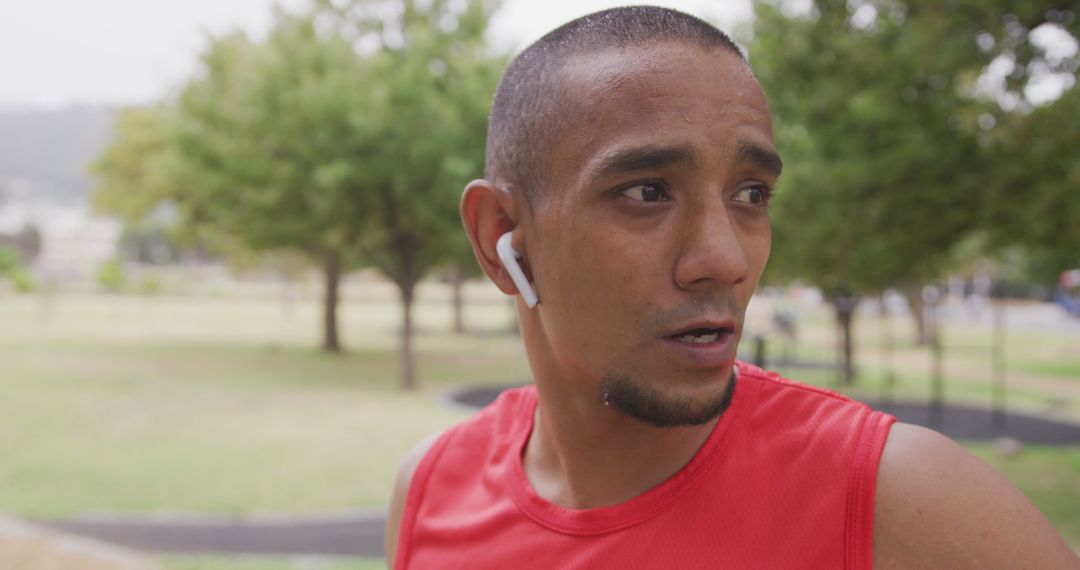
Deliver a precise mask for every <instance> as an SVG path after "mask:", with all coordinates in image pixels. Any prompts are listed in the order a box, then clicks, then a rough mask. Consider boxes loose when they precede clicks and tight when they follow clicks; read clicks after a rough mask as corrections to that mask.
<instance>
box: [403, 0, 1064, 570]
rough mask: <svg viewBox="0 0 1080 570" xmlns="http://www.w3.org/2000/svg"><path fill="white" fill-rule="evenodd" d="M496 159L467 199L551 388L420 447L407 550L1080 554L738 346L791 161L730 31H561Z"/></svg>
mask: <svg viewBox="0 0 1080 570" xmlns="http://www.w3.org/2000/svg"><path fill="white" fill-rule="evenodd" d="M807 56H808V57H812V56H813V54H807ZM799 95H800V96H807V97H811V96H813V94H812V93H805V94H799ZM485 171H486V172H485V175H486V179H484V180H476V181H474V182H472V183H470V184H469V185H468V187H467V188H466V189H465V194H464V197H463V199H462V204H461V214H462V218H463V220H464V222H465V229H466V231H467V232H468V234H469V238H470V240H471V241H472V246H473V250H474V252H475V253H476V258H477V259H478V260H479V262H480V265H481V266H482V267H483V269H484V271H485V272H486V273H487V275H488V277H489V278H490V279H491V280H492V281H494V282H495V284H496V285H497V286H498V287H499V288H500V289H501V290H502V291H503V292H505V293H507V294H511V295H513V294H519V293H520V294H521V295H522V297H521V298H519V299H518V301H517V310H518V316H519V319H520V324H521V333H522V339H523V341H524V343H525V347H526V350H527V353H528V358H529V363H530V366H531V368H532V373H533V378H534V381H535V386H529V387H525V388H520V389H515V390H510V391H508V392H506V393H504V394H503V395H502V396H501V397H500V398H499V399H498V400H497V401H496V402H495V403H494V404H492V405H491V406H489V407H488V408H486V409H485V410H484V411H482V412H480V413H479V414H477V415H476V416H474V417H473V418H471V419H469V420H466V421H465V422H463V423H461V424H459V425H457V426H455V427H453V428H451V429H449V430H447V431H446V432H445V433H443V434H441V435H440V436H438V437H435V438H432V439H429V440H427V441H426V442H424V443H423V444H421V445H420V446H419V447H418V448H417V449H416V450H415V451H414V452H413V454H412V455H411V456H410V458H409V459H408V460H406V462H405V464H404V465H403V466H402V468H401V472H400V476H399V478H398V483H397V488H396V490H395V492H394V496H393V501H392V503H391V507H390V517H389V521H388V526H387V556H388V557H389V560H390V561H391V563H392V564H393V567H394V568H398V569H406V568H408V569H432V568H434V569H451V568H467V569H514V570H529V569H543V570H564V569H592V568H601V569H605V568H612V569H620V570H623V569H658V568H672V569H679V570H688V569H699V568H700V569H705V568H708V569H717V568H733V569H763V568H764V569H769V568H785V569H786V568H809V569H834V568H835V569H840V568H847V569H857V568H870V567H871V565H873V567H874V568H905V569H908V568H935V569H960V568H980V569H985V568H1008V569H1010V570H1011V569H1018V568H1032V569H1036V568H1037V569H1055V568H1080V560H1078V559H1077V557H1076V556H1075V555H1074V554H1073V553H1072V552H1071V551H1070V550H1069V548H1068V546H1066V544H1065V543H1064V541H1062V539H1061V538H1060V537H1059V536H1058V535H1057V533H1056V532H1055V531H1054V529H1053V528H1052V527H1051V526H1050V524H1049V523H1048V522H1047V520H1046V519H1045V518H1043V516H1042V515H1041V514H1040V513H1039V511H1038V510H1036V509H1035V507H1034V506H1032V505H1031V503H1030V502H1028V500H1027V499H1026V498H1025V497H1024V496H1023V495H1022V494H1021V493H1020V492H1018V491H1017V490H1016V489H1015V488H1013V486H1012V485H1010V484H1009V483H1008V482H1007V481H1006V480H1005V479H1004V478H1002V477H1001V476H1000V475H998V474H997V473H995V472H994V471H993V470H991V469H990V468H989V467H987V466H986V465H984V464H983V463H982V462H980V461H979V460H978V459H976V458H975V457H973V456H972V455H971V454H970V453H968V452H967V451H965V450H964V449H963V448H962V447H960V446H958V445H956V444H955V443H953V442H952V441H950V440H949V439H947V438H945V437H943V436H941V435H938V434H937V433H935V432H933V431H930V430H927V429H923V428H920V427H916V426H913V425H906V424H901V423H894V419H893V418H892V417H891V416H888V415H886V414H882V413H880V412H875V411H872V410H870V409H869V408H868V407H866V406H865V405H863V404H860V403H858V402H854V401H852V400H849V399H847V398H845V397H843V396H840V395H837V394H833V393H831V392H828V391H825V390H821V389H818V388H813V387H809V386H805V385H802V384H797V383H794V382H790V381H788V380H785V379H783V378H780V377H779V376H778V375H776V374H775V373H771V372H766V371H764V370H761V369H759V368H756V367H753V366H750V365H748V364H744V363H741V362H738V361H736V360H735V353H736V345H737V344H738V341H739V338H740V335H741V333H742V328H743V320H744V315H745V311H746V306H747V303H748V302H749V300H750V296H751V294H752V293H753V292H754V288H755V287H756V285H757V282H758V279H759V277H760V276H761V273H762V271H763V270H764V268H765V262H766V259H767V258H768V256H769V249H770V245H771V234H770V225H769V216H768V205H769V199H770V196H771V194H772V188H773V186H774V185H775V184H776V182H777V179H778V178H779V176H780V171H781V161H780V157H779V156H778V155H777V152H776V150H775V149H774V145H773V135H772V124H771V119H770V114H769V108H768V106H767V104H766V100H765V95H764V94H763V93H762V90H761V87H760V86H759V85H758V82H757V80H756V79H755V78H754V75H753V74H752V73H751V71H750V67H749V66H748V65H747V62H746V60H745V59H744V57H743V56H742V54H741V53H740V51H739V50H738V48H737V47H736V46H735V45H734V44H733V43H732V42H731V40H730V39H728V37H727V36H725V35H724V34H723V33H721V32H720V31H718V30H716V29H715V28H713V27H712V26H711V25H709V24H707V23H705V22H703V21H701V20H698V19H696V18H694V17H691V16H688V15H685V14H682V13H679V12H675V11H672V10H667V9H663V8H653V7H635V8H618V9H613V10H606V11H603V12H599V13H596V14H592V15H590V16H586V17H583V18H580V19H577V20H574V21H573V22H570V23H568V24H566V25H564V26H562V27H560V28H558V29H557V30H555V31H553V32H551V33H549V34H548V35H546V36H544V37H543V38H541V39H540V40H539V41H537V42H536V43H535V44H533V45H532V46H530V47H529V48H528V49H526V50H525V51H523V52H522V53H521V54H520V55H518V56H517V58H516V59H515V60H514V61H513V62H512V63H511V64H510V66H509V68H508V69H507V70H506V73H505V75H504V76H503V78H502V82H501V83H500V84H499V88H498V91H497V93H496V95H495V100H494V104H493V106H492V110H491V118H490V125H489V131H488V140H487V163H486V167H485ZM798 190H799V189H798V188H792V189H791V191H792V192H798ZM823 207H827V205H823ZM505 234H510V237H508V238H503V239H504V241H502V242H500V238H502V237H503V236H504V235H505ZM823 247H832V246H829V245H823ZM537 299H538V300H539V303H538V304H535V302H536V301H537Z"/></svg>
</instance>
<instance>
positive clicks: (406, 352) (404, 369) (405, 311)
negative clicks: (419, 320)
mask: <svg viewBox="0 0 1080 570" xmlns="http://www.w3.org/2000/svg"><path fill="white" fill-rule="evenodd" d="M414 288H415V286H414V284H412V283H409V284H405V285H402V286H400V291H401V387H402V389H404V390H415V389H416V369H415V359H414V355H413V342H412V341H413V322H412V305H413V293H414Z"/></svg>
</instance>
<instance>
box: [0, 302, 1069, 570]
mask: <svg viewBox="0 0 1080 570" xmlns="http://www.w3.org/2000/svg"><path fill="white" fill-rule="evenodd" d="M447 298H448V297H447V292H446V290H445V289H444V288H443V287H440V286H437V285H425V286H424V287H422V288H421V290H420V292H419V299H420V302H419V306H418V308H417V311H416V317H417V327H418V329H419V331H420V332H419V336H418V338H417V342H416V345H417V351H418V357H419V364H418V367H419V368H418V369H419V375H420V385H421V388H420V389H419V390H417V391H415V392H412V393H405V392H402V391H400V390H399V389H398V388H397V375H398V370H399V362H398V355H397V353H396V345H397V336H398V330H399V326H400V325H399V310H398V307H397V305H396V304H395V303H394V296H393V291H392V290H391V289H389V288H388V287H387V286H385V285H382V284H362V285H357V284H355V283H353V284H350V285H349V286H348V287H347V288H346V295H345V299H346V300H345V302H344V303H343V306H342V307H341V322H342V326H341V334H342V339H343V342H344V344H345V345H346V346H347V348H348V351H347V352H346V353H345V354H342V355H325V354H322V353H320V352H319V351H318V350H317V348H316V347H317V346H318V340H319V339H318V333H319V330H320V329H319V311H320V308H319V306H318V303H317V301H316V300H315V299H313V298H310V297H308V298H301V299H300V300H299V301H297V302H296V304H295V306H292V307H291V308H290V307H287V306H283V305H282V304H281V303H280V302H279V301H278V300H277V299H276V298H274V297H273V296H272V295H263V296H257V295H256V296H251V295H239V294H224V293H223V294H221V295H219V296H214V297H198V298H194V297H169V296H160V297H110V296H103V295H88V294H84V295H77V294H66V295H59V296H57V297H55V298H53V299H52V300H50V301H48V302H47V303H46V302H42V300H41V299H39V298H36V297H17V296H11V295H8V296H4V297H0V391H2V393H3V394H4V397H3V398H0V417H2V418H4V423H3V429H2V430H0V457H3V460H2V461H0V512H10V513H14V514H17V515H26V516H38V517H56V516H66V515H74V514H86V513H101V512H110V513H188V512H193V513H218V514H252V513H292V514H303V513H314V512H323V511H341V510H350V509H359V508H371V507H374V508H381V507H384V506H385V505H386V503H387V494H388V492H389V489H390V486H391V482H392V480H393V475H394V472H395V469H396V466H397V464H398V463H399V461H400V460H401V458H402V457H403V456H404V455H405V454H406V453H407V451H408V450H409V448H410V447H411V446H412V445H413V443H415V442H416V441H419V440H420V439H422V438H423V437H424V436H425V435H427V434H429V433H431V432H434V431H437V430H440V429H443V428H445V427H446V426H448V425H450V424H451V423H453V422H456V421H458V420H460V419H462V418H464V417H466V416H467V414H468V413H469V412H467V411H464V410H461V409H458V408H454V407H452V406H449V405H446V404H445V403H444V402H443V401H442V396H443V395H444V394H445V393H446V392H447V391H448V390H450V389H452V388H454V387H457V386H464V385H476V384H505V383H508V382H520V381H523V380H524V379H525V378H527V377H528V375H529V372H528V368H527V365H526V362H525V359H524V353H523V351H522V349H521V347H520V339H519V338H517V337H516V336H514V335H511V334H507V332H506V331H507V330H508V326H509V324H510V323H511V322H512V321H511V312H510V308H509V305H508V304H507V303H506V302H505V300H504V299H503V298H502V297H500V295H499V294H498V292H497V291H494V289H493V288H492V287H488V286H482V285H479V284H477V285H475V286H473V287H471V288H470V289H469V290H468V291H467V298H468V299H469V307H468V312H467V320H468V323H469V324H470V326H471V328H472V329H473V330H474V331H476V332H474V333H473V334H470V335H465V336H455V335H452V334H450V333H449V332H448V331H449V329H450V319H451V316H450V309H449V304H448V302H447ZM758 313H759V314H758V315H757V316H755V317H754V319H757V320H756V321H754V320H753V319H752V320H751V325H754V324H755V323H758V324H760V323H761V322H763V316H762V315H763V314H764V313H762V312H761V311H758ZM898 322H899V321H898ZM801 325H802V326H803V329H802V338H803V342H802V344H801V345H800V348H799V354H800V356H803V357H807V358H812V359H817V360H830V359H832V358H833V357H832V356H831V352H830V351H831V350H832V347H833V346H834V344H833V343H834V340H833V339H834V336H833V331H832V327H831V323H830V321H829V315H828V313H827V312H824V311H818V312H816V313H813V314H810V315H808V316H807V318H805V319H803V320H802V321H801ZM876 326H877V325H876V322H875V321H874V320H873V319H872V318H864V319H863V320H861V321H859V325H858V328H857V332H858V334H859V337H860V339H861V340H864V342H861V344H860V347H861V348H860V349H859V350H860V357H862V358H863V360H864V362H865V367H864V370H863V371H864V375H863V378H862V380H861V381H860V385H859V386H858V387H857V390H861V391H862V392H864V393H870V394H874V393H876V391H877V390H878V389H879V386H878V385H877V384H876V382H879V380H875V378H880V377H881V376H883V374H882V373H881V360H880V354H879V353H878V350H877V344H876V342H877V340H876V339H877V338H878V333H877V329H876V328H875V327H876ZM897 330H898V333H897V334H898V336H900V335H901V333H902V332H903V331H902V330H901V327H900V326H899V325H897ZM949 331H950V332H949V333H948V334H949V336H947V337H946V338H947V339H950V340H949V342H953V343H954V344H955V345H956V347H957V350H955V351H952V352H950V353H949V354H948V358H949V361H948V362H949V364H948V366H947V372H949V371H950V370H951V371H952V375H950V378H949V384H948V385H947V393H948V394H949V397H950V398H954V399H956V400H963V401H970V402H972V403H980V402H981V403H984V404H985V403H987V402H989V397H988V395H989V384H988V382H986V380H985V378H983V377H982V376H980V375H979V374H967V375H966V376H965V375H962V374H960V372H962V371H970V370H971V369H976V368H977V367H979V366H982V367H986V362H985V360H986V359H985V357H984V356H980V355H978V354H975V353H973V352H972V351H971V350H967V349H964V348H963V346H972V345H976V344H977V343H979V342H982V340H985V339H988V338H989V335H988V333H986V332H985V331H981V330H979V329H977V328H971V329H970V330H968V329H965V328H962V327H957V328H956V329H955V330H954V329H949ZM980 335H982V336H980ZM1077 340H1078V339H1077V338H1075V337H1072V338H1070V337H1064V338H1062V337H1061V336H1060V335H1058V336H1056V337H1055V336H1054V335H1044V334H1039V333H1023V334H1020V333H1017V334H1012V335H1010V337H1009V343H1010V344H1009V348H1008V351H1009V353H1010V354H1013V355H1019V354H1023V355H1025V358H1026V360H1024V365H1025V366H1027V367H1028V368H1027V369H1026V370H1029V371H1030V372H1031V373H1033V374H1034V373H1039V374H1042V375H1044V376H1046V377H1048V378H1050V381H1055V379H1056V380H1061V381H1062V382H1065V383H1070V382H1071V383H1072V384H1070V385H1080V382H1078V381H1077V380H1078V377H1077V374H1075V372H1076V371H1075V370H1074V369H1073V368H1071V365H1068V364H1066V365H1063V367H1062V368H1060V369H1057V368H1045V367H1046V366H1051V367H1052V366H1054V365H1055V363H1058V362H1065V363H1068V362H1075V357H1073V360H1072V361H1069V360H1067V359H1066V358H1064V357H1063V356H1062V355H1063V354H1064V355H1065V356H1069V355H1071V354H1072V352H1071V351H1070V350H1071V349H1067V348H1062V346H1073V347H1075V346H1076V343H1077ZM1066 353H1068V354H1066ZM899 354H903V355H905V356H904V358H903V359H898V361H897V362H898V367H897V368H898V370H899V371H900V382H899V383H898V387H897V390H898V394H899V396H906V397H910V398H925V396H926V394H928V384H927V381H926V376H925V372H924V371H925V370H927V368H924V367H923V365H922V364H920V362H922V361H920V360H918V359H919V358H923V357H924V356H925V351H924V350H923V349H920V348H917V347H913V346H908V345H901V347H900V348H898V355H899ZM913 363H914V364H913ZM1040 366H1042V367H1044V368H1038V367H1040ZM954 376H955V377H954ZM796 378H797V379H799V380H802V381H807V382H811V383H817V384H823V385H826V386H830V387H832V385H833V375H832V374H831V373H830V372H827V371H821V372H812V373H800V374H798V375H797V376H796ZM1046 386H1047V384H1045V383H1044V384H1038V385H1034V384H1033V385H1024V384H1023V383H1018V384H1017V385H1015V386H1013V387H1012V388H1011V392H1010V398H1011V401H1012V402H1014V403H1015V404H1016V406H1018V407H1022V408H1024V409H1026V410H1029V411H1033V412H1036V413H1050V412H1048V411H1047V410H1048V409H1049V408H1048V402H1049V401H1055V402H1058V403H1057V404H1056V406H1057V407H1056V408H1054V410H1053V413H1056V414H1059V415H1064V416H1065V417H1080V414H1078V412H1077V410H1076V405H1075V404H1071V407H1070V406H1069V405H1066V406H1064V407H1062V406H1061V404H1060V400H1061V394H1057V393H1053V392H1047V390H1046ZM899 396H898V397H899ZM970 447H971V449H973V450H974V451H975V452H976V453H977V454H978V455H979V456H980V457H983V458H984V459H985V460H987V461H988V462H990V463H991V464H993V465H994V466H995V467H997V468H999V469H1000V470H1002V471H1003V472H1004V473H1005V474H1006V476H1008V477H1009V478H1010V479H1011V480H1013V481H1014V482H1015V483H1016V484H1017V485H1018V486H1019V487H1020V488H1021V489H1022V490H1023V491H1024V492H1025V493H1027V494H1028V496H1029V497H1031V498H1032V500H1033V501H1035V503H1036V504H1037V505H1038V506H1039V507H1040V508H1041V509H1042V510H1043V512H1044V513H1046V514H1047V515H1048V516H1049V517H1050V518H1051V520H1052V521H1053V522H1054V524H1055V525H1056V526H1057V527H1058V528H1059V529H1060V530H1061V532H1062V533H1063V534H1065V535H1066V537H1067V538H1068V539H1069V540H1070V542H1071V543H1072V544H1073V545H1074V547H1075V546H1078V545H1080V448H1076V447H1074V448H1067V449H1062V448H1041V447H1028V448H1026V449H1025V450H1024V451H1023V452H1022V453H1021V454H1019V455H1018V456H1015V457H1002V456H1000V455H998V454H997V453H996V452H995V451H994V450H993V449H992V447H991V446H988V445H971V446H970ZM162 560H163V564H164V565H165V567H166V568H167V569H168V570H188V569H192V570H193V569H196V568H198V569H209V570H271V569H273V570H278V569H281V570H285V569H294V568H295V569H298V570H299V569H301V568H303V569H314V568H325V569H327V570H345V569H367V568H381V567H382V566H383V563H382V561H379V560H361V559H346V560H321V559H320V560H310V559H232V558H223V557H210V558H190V557H166V558H163V559H162Z"/></svg>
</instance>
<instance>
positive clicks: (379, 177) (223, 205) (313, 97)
mask: <svg viewBox="0 0 1080 570" xmlns="http://www.w3.org/2000/svg"><path fill="white" fill-rule="evenodd" d="M495 7H496V4H494V3H492V2H489V1H482V0H469V1H467V2H451V1H445V0H434V1H429V2H419V1H414V0H395V1H386V2H356V3H352V4H335V3H331V2H317V3H315V4H314V5H313V6H312V7H311V9H309V10H307V11H304V12H298V13H290V12H286V11H283V10H280V9H279V10H278V11H277V14H276V24H275V26H274V28H273V29H272V30H271V32H270V34H269V36H268V37H267V38H266V39H265V40H264V41H255V40H252V39H251V38H249V37H247V36H245V35H243V34H239V33H237V34H230V35H226V36H222V37H218V38H214V39H212V40H211V42H210V46H209V48H208V49H207V51H206V53H205V54H204V56H203V58H202V65H201V68H200V72H199V74H198V75H197V76H196V77H195V78H194V79H192V80H191V81H190V82H189V83H188V84H187V85H186V86H185V87H184V88H183V90H182V92H181V93H180V95H179V97H178V99H177V100H176V101H175V103H173V104H171V105H165V106H163V107H162V108H160V109H157V108H156V109H141V110H132V111H129V112H126V113H124V114H123V115H121V120H120V122H119V123H118V124H117V131H116V137H115V139H114V143H113V145H112V147H110V149H109V150H108V151H106V153H105V154H104V155H103V157H102V158H101V160H100V161H99V163H98V167H97V171H98V174H99V179H100V181H101V184H100V188H99V197H98V204H99V205H100V206H101V207H102V208H104V209H106V210H109V211H112V212H116V213H120V214H123V215H125V216H126V217H128V218H129V219H133V218H137V217H138V216H139V215H144V214H145V213H146V212H147V211H149V210H150V209H152V208H153V207H155V205H156V204H158V203H160V202H161V201H162V200H168V201H171V202H173V203H174V204H175V206H176V208H177V211H178V217H179V223H180V224H181V225H182V226H184V227H186V228H189V229H190V230H192V231H195V232H198V233H199V234H201V235H203V236H210V237H211V238H212V239H213V240H214V241H226V242H233V243H236V244H238V245H239V246H242V247H244V248H247V249H249V250H268V251H280V250H288V251H297V252H301V253H303V254H304V255H305V256H307V257H308V258H309V259H311V260H313V261H314V262H316V263H318V264H319V265H321V267H322V269H323V273H324V276H325V282H326V286H325V318H324V323H325V334H324V347H325V348H326V349H327V350H331V351H336V350H340V347H341V345H340V343H339V340H338V336H337V326H336V305H337V298H338V282H339V280H340V276H341V275H342V273H343V272H344V271H346V270H347V269H348V268H350V267H355V266H357V265H359V264H367V265H375V266H377V267H379V268H381V269H382V270H383V271H384V272H385V274H386V275H387V276H388V277H389V278H390V279H391V280H393V282H394V283H395V284H396V285H397V286H398V288H399V290H400V291H401V296H402V300H403V305H404V307H405V310H404V314H403V318H404V326H403V335H402V347H403V350H402V354H403V361H402V365H403V368H402V369H403V378H402V380H403V384H404V385H405V386H412V385H414V383H415V381H414V370H413V365H412V363H413V357H412V350H411V338H412V324H411V307H412V302H413V298H414V291H415V286H416V283H417V282H418V281H419V280H420V279H421V278H422V277H423V276H424V275H425V273H426V272H427V271H428V270H429V269H430V268H432V267H433V266H435V265H436V264H438V263H440V262H442V261H444V260H446V259H448V258H450V257H453V256H455V255H456V252H457V249H458V248H456V247H455V246H454V241H455V240H456V239H459V238H458V236H457V234H459V233H461V232H460V227H459V223H458V221H457V202H458V199H459V196H460V192H461V189H462V188H463V187H464V185H465V183H466V182H467V181H468V180H469V179H470V178H471V177H474V176H476V175H478V174H479V173H480V172H481V171H482V168H483V146H484V134H485V130H486V117H487V108H488V106H489V103H490V99H491V94H492V93H493V92H494V89H495V84H496V82H497V80H498V76H499V73H500V72H501V70H502V67H503V66H504V64H505V57H502V56H500V55H498V54H494V53H492V52H491V50H490V48H489V47H488V46H487V44H486V41H485V32H486V27H487V22H488V19H489V18H490V16H491V13H492V11H493V10H494V9H495Z"/></svg>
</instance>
